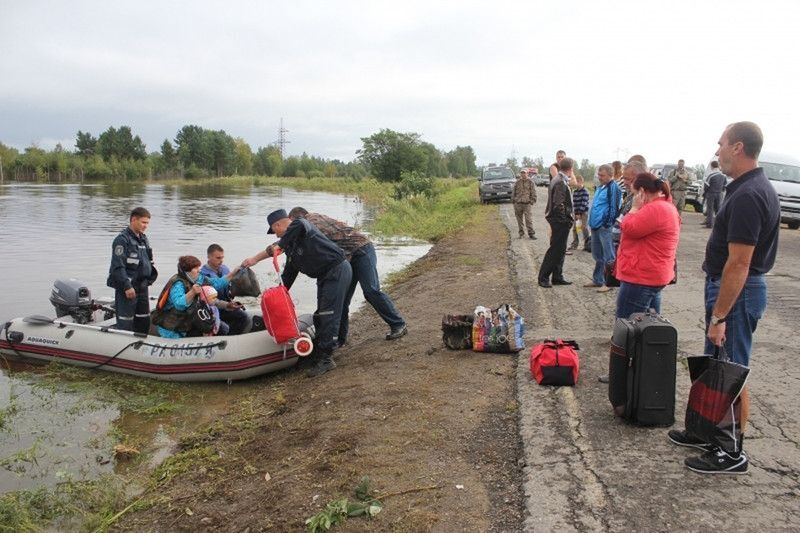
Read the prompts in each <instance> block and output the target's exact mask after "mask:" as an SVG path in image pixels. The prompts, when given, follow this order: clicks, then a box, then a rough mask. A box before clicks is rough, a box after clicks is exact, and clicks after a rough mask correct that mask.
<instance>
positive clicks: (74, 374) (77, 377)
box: [20, 363, 185, 417]
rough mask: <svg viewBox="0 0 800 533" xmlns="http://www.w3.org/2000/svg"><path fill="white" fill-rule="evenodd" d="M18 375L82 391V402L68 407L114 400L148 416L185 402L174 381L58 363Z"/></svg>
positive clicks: (42, 384) (54, 388)
mask: <svg viewBox="0 0 800 533" xmlns="http://www.w3.org/2000/svg"><path fill="white" fill-rule="evenodd" d="M20 377H22V378H26V377H27V378H29V379H30V378H34V377H35V379H36V386H37V387H41V388H44V389H47V390H50V391H53V392H68V393H83V394H84V395H85V398H84V401H83V402H80V403H79V404H77V405H75V406H73V407H72V409H80V408H81V407H85V408H91V407H92V406H93V404H94V403H96V402H115V403H119V404H120V405H121V407H122V408H124V410H126V411H128V412H131V413H135V414H137V415H140V416H144V417H152V416H159V415H165V414H169V413H172V412H174V411H176V410H178V409H180V408H181V407H182V406H183V405H184V404H185V398H184V396H185V394H184V391H185V387H181V385H179V384H177V383H170V382H164V381H155V380H151V379H141V378H138V377H135V376H125V375H120V374H112V373H107V372H92V371H90V370H86V369H82V368H78V367H75V366H70V365H64V364H60V363H51V364H49V365H47V366H45V367H43V372H41V373H36V374H31V373H26V374H20ZM73 414H76V413H75V412H73Z"/></svg>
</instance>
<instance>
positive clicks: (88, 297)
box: [50, 278, 94, 324]
mask: <svg viewBox="0 0 800 533" xmlns="http://www.w3.org/2000/svg"><path fill="white" fill-rule="evenodd" d="M50 303H51V304H53V307H55V308H56V316H57V317H59V318H61V317H62V316H67V315H69V316H71V317H72V319H73V320H74V321H75V322H76V323H78V324H86V323H88V322H91V321H92V313H93V311H94V306H93V302H92V293H91V292H90V291H89V288H88V287H87V286H86V284H85V283H83V282H82V281H80V280H77V279H75V278H69V279H57V280H56V281H55V283H53V291H52V292H51V293H50Z"/></svg>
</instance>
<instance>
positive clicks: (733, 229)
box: [668, 122, 781, 474]
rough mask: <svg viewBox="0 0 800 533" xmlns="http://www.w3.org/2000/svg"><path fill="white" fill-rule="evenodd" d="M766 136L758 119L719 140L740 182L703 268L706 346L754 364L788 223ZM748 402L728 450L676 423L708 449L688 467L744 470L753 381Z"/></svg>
mask: <svg viewBox="0 0 800 533" xmlns="http://www.w3.org/2000/svg"><path fill="white" fill-rule="evenodd" d="M763 144H764V137H763V135H762V133H761V129H760V128H759V127H758V126H757V125H756V124H754V123H752V122H736V123H734V124H731V125H730V126H728V127H727V128H725V131H724V132H723V133H722V137H720V140H719V149H718V150H717V156H718V157H719V166H720V170H722V172H723V173H725V174H726V175H728V176H730V177H731V178H732V179H733V181H732V182H731V184H730V185H728V188H727V196H726V198H725V201H724V202H723V204H722V207H721V208H720V210H719V213H718V214H717V219H716V221H715V222H714V227H713V228H712V229H711V236H710V237H709V239H708V243H707V244H706V257H705V261H704V262H703V270H704V271H705V273H706V284H705V322H706V331H707V333H706V337H707V338H706V343H705V344H706V345H705V353H714V351H713V350H714V348H715V347H718V346H724V347H725V351H726V352H727V355H728V357H730V359H731V360H732V361H733V362H734V363H738V364H741V365H744V366H749V365H750V352H751V350H752V346H753V333H754V332H755V330H756V326H757V325H758V320H759V319H760V318H761V317H762V316H763V314H764V310H765V309H766V307H767V281H766V277H765V276H766V274H767V272H769V271H770V270H771V269H772V266H773V265H774V264H775V257H776V255H777V251H778V232H779V229H780V218H781V216H780V215H781V213H780V202H779V200H778V195H777V193H776V192H775V189H774V188H773V187H772V184H771V183H770V182H769V180H768V179H767V176H766V174H765V173H764V169H762V168H761V167H759V166H758V155H759V153H760V152H761V146H762V145H763ZM739 401H741V417H740V418H741V420H739V425H740V428H741V438H740V439H738V441H737V443H736V449H735V450H723V449H721V448H720V447H718V446H715V445H712V444H710V443H707V442H702V441H700V440H699V439H697V438H695V437H694V436H693V435H692V434H690V433H687V432H686V431H685V430H683V431H680V430H672V431H670V432H669V433H668V436H669V439H670V440H671V441H672V442H673V443H675V444H677V445H679V446H689V447H693V448H698V449H700V450H704V452H705V453H703V454H702V455H701V456H699V457H689V458H687V459H686V460H685V461H684V462H685V464H686V466H687V467H689V468H690V469H691V470H694V471H695V472H700V473H701V474H743V473H745V472H747V466H748V459H747V455H746V454H745V453H744V451H743V450H742V440H743V438H744V431H745V428H746V425H747V419H748V416H749V414H750V395H749V392H748V390H747V387H745V388H744V389H743V390H742V394H741V396H740V397H739Z"/></svg>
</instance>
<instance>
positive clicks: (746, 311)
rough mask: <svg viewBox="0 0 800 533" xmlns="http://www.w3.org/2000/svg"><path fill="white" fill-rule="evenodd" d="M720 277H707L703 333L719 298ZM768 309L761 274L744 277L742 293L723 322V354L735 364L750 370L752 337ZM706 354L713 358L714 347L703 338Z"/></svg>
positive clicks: (763, 280) (763, 279)
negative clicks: (711, 355) (725, 353)
mask: <svg viewBox="0 0 800 533" xmlns="http://www.w3.org/2000/svg"><path fill="white" fill-rule="evenodd" d="M719 285H720V278H719V277H711V276H708V277H706V288H705V301H706V330H708V323H709V321H710V320H711V311H712V309H713V308H714V303H715V302H716V301H717V296H718V295H719ZM766 308H767V280H766V278H765V277H764V275H763V274H756V275H752V276H747V281H745V284H744V287H743V288H742V292H741V293H740V294H739V297H738V298H737V299H736V302H734V304H733V308H732V309H731V310H730V312H729V313H728V316H727V317H726V320H725V343H724V344H725V351H726V352H727V354H728V357H729V358H730V360H731V361H733V362H734V363H739V364H740V365H744V366H750V352H751V351H752V348H753V333H754V332H755V331H756V326H758V320H759V319H760V318H761V317H762V316H764V311H765V310H766ZM705 353H707V354H713V353H714V345H713V344H712V343H711V341H710V340H709V339H708V337H706V343H705Z"/></svg>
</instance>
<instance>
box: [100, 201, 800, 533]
mask: <svg viewBox="0 0 800 533" xmlns="http://www.w3.org/2000/svg"><path fill="white" fill-rule="evenodd" d="M542 210H543V202H540V204H539V205H537V206H536V209H535V210H534V212H535V218H536V229H537V233H538V235H539V237H540V238H539V240H536V241H530V240H528V239H524V240H518V239H516V238H514V239H511V240H510V243H509V239H508V233H509V232H508V231H507V229H506V228H504V227H503V226H504V224H505V225H507V226H508V227H510V228H511V234H512V235H516V233H517V232H516V227H515V225H514V224H515V223H514V222H513V220H512V219H513V214H512V210H511V206H509V205H501V206H499V207H481V208H479V209H476V215H475V219H474V221H473V222H472V223H471V224H470V225H469V227H467V228H466V229H465V230H464V231H462V232H461V233H459V234H457V235H454V236H452V237H449V238H446V239H444V240H442V241H441V242H439V243H437V244H436V245H435V246H434V248H433V249H432V250H431V252H430V253H429V254H428V255H427V256H426V257H424V258H422V259H421V260H419V261H418V262H417V263H415V265H414V266H413V267H412V268H411V269H410V270H409V271H408V272H407V274H406V276H405V278H404V279H403V280H401V281H399V282H398V283H397V284H396V285H395V286H394V288H393V289H392V296H393V298H394V300H395V302H396V304H397V306H398V308H399V309H400V310H401V311H402V313H403V314H404V315H405V317H406V319H407V321H408V323H409V330H410V333H409V335H408V336H406V337H404V338H402V339H400V340H398V341H395V342H387V341H384V340H383V334H384V333H385V329H386V328H385V325H384V324H383V323H382V322H381V321H380V319H379V318H378V317H377V315H376V314H375V313H374V312H373V311H372V310H371V309H369V308H367V309H365V310H363V311H361V312H359V313H358V314H357V315H356V317H355V319H354V321H353V325H352V328H351V331H352V332H353V338H352V339H351V341H350V343H349V345H348V346H347V347H346V348H345V349H343V350H341V351H340V352H339V353H338V355H337V362H338V364H339V367H338V368H337V369H336V370H335V371H333V372H331V373H330V374H327V375H325V376H323V377H321V378H317V379H314V380H309V379H306V378H305V377H303V376H302V374H300V373H299V372H295V371H292V372H286V373H283V374H279V375H273V376H267V377H265V378H264V379H263V380H262V382H261V387H259V389H258V390H259V392H258V393H257V394H254V395H253V397H252V398H249V399H248V400H246V401H243V402H239V403H236V404H232V405H231V406H230V411H229V413H228V414H227V415H226V416H225V417H223V418H222V419H220V420H218V421H217V422H216V423H215V424H212V425H211V426H209V427H208V428H206V429H205V430H203V431H200V432H198V433H195V434H192V435H187V436H185V437H184V438H183V439H182V440H181V447H180V450H178V453H177V455H175V456H174V457H173V458H171V459H169V460H168V461H167V463H166V464H165V465H163V466H162V467H161V469H160V470H159V471H158V472H157V474H156V477H157V478H158V482H157V484H156V485H155V487H154V488H153V489H151V491H150V492H149V493H147V494H146V495H145V498H144V499H143V500H142V502H140V505H138V506H136V507H135V509H137V510H135V511H131V512H129V513H128V514H126V515H125V516H123V517H122V519H121V521H120V523H118V524H117V525H116V527H118V528H119V529H123V530H134V531H142V530H145V531H175V530H181V531H187V530H218V531H245V530H247V531H301V530H303V529H304V523H303V522H304V520H305V519H306V518H308V517H310V516H312V515H314V514H315V513H318V512H320V511H321V510H323V509H324V508H325V505H326V504H327V503H328V502H331V501H334V500H336V499H339V498H342V497H348V498H350V499H351V500H352V499H353V498H354V494H353V492H354V488H355V487H356V485H357V484H358V482H359V480H360V479H361V477H362V476H365V475H366V476H369V477H370V478H371V488H372V492H371V497H378V498H380V499H381V501H383V503H384V504H385V508H384V510H383V511H382V512H381V513H380V514H379V515H377V517H375V518H374V519H372V520H367V519H364V518H352V519H349V520H348V521H347V523H346V524H345V527H344V528H343V529H342V530H344V531H398V532H401V531H408V532H417V531H441V532H451V531H453V532H455V531H458V532H461V531H496V532H507V531H508V532H513V531H534V530H536V531H550V530H558V531H563V530H579V531H588V530H592V531H595V530H648V531H649V530H677V529H690V530H703V529H715V530H716V529H734V530H741V529H745V530H764V529H793V528H797V527H798V524H800V470H798V457H800V449H799V448H800V427H799V425H798V415H797V413H798V412H800V370H799V369H798V364H797V357H798V349H797V345H798V343H797V341H796V336H795V335H794V333H795V330H796V329H797V326H796V319H797V317H798V316H800V292H799V291H798V286H799V285H798V279H800V260H799V259H800V232H797V231H788V230H784V231H783V232H782V234H781V239H782V241H781V248H780V253H779V258H778V265H777V266H776V268H775V270H774V271H773V275H772V276H770V278H769V287H770V296H769V308H768V310H767V315H766V317H765V318H764V319H763V321H762V322H761V324H760V325H759V330H758V332H757V334H756V346H755V349H754V357H753V373H752V377H751V381H750V385H751V390H752V398H753V413H752V419H751V426H750V429H749V430H748V432H747V441H746V449H747V451H748V453H749V454H750V457H751V470H750V473H749V475H747V476H736V477H719V476H701V475H698V474H695V473H693V472H691V471H689V470H687V469H686V468H685V467H684V466H683V459H684V458H685V457H686V456H687V455H688V454H689V453H690V452H689V451H688V450H686V449H682V448H677V447H675V446H673V445H672V444H670V443H669V442H668V441H667V439H666V429H663V428H662V429H643V428H637V427H631V426H628V425H625V424H623V423H622V422H620V421H619V420H616V419H615V418H614V417H613V416H612V415H611V410H610V407H609V405H608V400H607V389H606V388H605V387H604V386H602V385H601V384H599V383H598V382H597V380H596V377H597V375H599V374H601V373H604V372H605V370H606V368H607V361H608V350H609V337H610V331H611V327H612V322H613V318H612V317H613V315H614V298H615V296H616V294H615V292H611V293H607V294H598V293H596V292H594V291H593V290H591V289H585V288H583V287H582V285H583V283H584V282H586V281H588V279H589V273H590V272H591V268H592V259H591V257H590V254H587V253H584V252H575V254H574V255H572V256H569V257H568V258H567V261H566V269H565V272H566V275H567V277H568V278H569V279H571V280H573V281H574V282H575V284H574V285H572V286H569V287H556V288H553V289H548V290H545V289H541V288H539V287H538V286H537V285H536V284H535V276H536V271H537V270H538V267H539V262H540V260H541V257H542V256H543V254H544V252H545V250H546V248H547V242H546V241H547V238H546V235H547V229H546V226H545V223H544V220H543V218H542ZM699 223H700V216H699V215H695V214H691V213H686V214H685V216H684V226H683V231H682V235H681V244H680V249H679V264H680V280H679V282H678V284H677V285H675V286H671V287H669V288H667V289H666V290H665V292H664V298H663V313H664V314H665V316H667V317H668V318H669V319H670V320H671V321H672V322H673V323H675V324H676V326H677V327H678V329H679V331H680V337H679V338H680V349H681V353H682V355H685V354H687V353H693V352H695V351H696V350H698V349H701V347H702V339H703V327H702V284H703V278H702V273H701V271H700V264H701V262H702V257H703V250H704V245H705V241H706V239H707V236H708V233H707V231H708V230H705V229H701V228H700V226H699ZM502 302H517V303H518V304H519V307H520V309H521V311H522V313H523V315H524V316H525V318H526V323H527V325H526V327H527V333H526V339H527V341H528V345H529V347H530V345H532V344H533V343H535V342H537V341H539V340H540V339H543V338H547V337H553V336H561V337H564V338H573V339H576V340H578V341H579V343H580V345H581V347H582V350H581V352H582V353H581V356H582V369H581V380H580V383H579V384H578V385H577V386H576V387H574V388H569V387H562V388H551V387H540V386H538V385H537V384H536V383H535V382H533V381H532V380H531V379H530V375H529V371H528V353H529V350H525V351H524V352H522V353H520V354H519V356H518V357H517V358H516V360H515V358H514V357H512V356H503V355H490V354H475V353H472V352H452V351H449V350H447V349H445V348H444V347H443V346H442V342H441V332H440V322H441V318H442V315H444V314H445V313H461V312H470V311H471V310H472V309H473V308H474V306H475V305H478V304H482V305H487V304H488V305H495V304H499V303H502ZM234 386H235V385H234ZM687 388H688V376H687V372H686V370H685V368H684V366H683V365H682V364H679V365H678V406H679V407H678V413H677V418H678V420H679V422H678V424H677V426H678V427H681V426H682V423H681V422H680V421H681V419H682V415H683V407H684V405H685V401H686V394H687Z"/></svg>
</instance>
